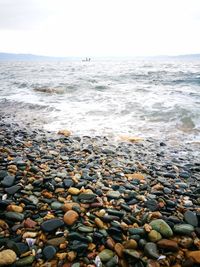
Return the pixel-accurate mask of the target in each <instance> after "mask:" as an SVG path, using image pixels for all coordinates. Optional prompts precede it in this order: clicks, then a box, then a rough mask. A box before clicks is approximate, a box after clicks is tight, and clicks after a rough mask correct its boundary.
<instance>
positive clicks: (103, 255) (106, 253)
mask: <svg viewBox="0 0 200 267" xmlns="http://www.w3.org/2000/svg"><path fill="white" fill-rule="evenodd" d="M98 256H99V258H100V260H101V261H102V262H107V261H109V260H111V259H112V257H113V256H114V252H113V251H112V250H110V249H104V250H102V251H101V252H100V253H99V255H98Z"/></svg>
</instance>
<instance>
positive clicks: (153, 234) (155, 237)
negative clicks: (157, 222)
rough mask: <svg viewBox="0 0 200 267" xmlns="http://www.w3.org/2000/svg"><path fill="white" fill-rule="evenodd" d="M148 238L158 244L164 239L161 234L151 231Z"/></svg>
mask: <svg viewBox="0 0 200 267" xmlns="http://www.w3.org/2000/svg"><path fill="white" fill-rule="evenodd" d="M148 238H149V240H150V241H151V242H157V241H159V240H161V239H162V236H161V234H160V233H159V232H157V231H155V230H151V231H150V232H149V234H148Z"/></svg>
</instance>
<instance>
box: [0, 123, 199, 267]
mask: <svg viewBox="0 0 200 267" xmlns="http://www.w3.org/2000/svg"><path fill="white" fill-rule="evenodd" d="M0 121H1V120H0ZM0 126H1V127H0V136H3V138H0V183H1V185H2V187H1V191H0V198H1V199H0V210H1V219H0V230H1V231H0V235H1V236H0V246H1V251H0V254H1V253H2V252H3V251H5V250H11V251H13V252H14V253H15V254H16V255H17V256H16V257H18V258H16V257H15V261H14V262H13V263H12V265H13V266H35V267H39V266H47V265H49V266H50V265H51V266H62V267H72V266H73V267H76V266H90V267H94V266H98V265H99V266H100V265H101V264H102V265H103V266H105V267H112V266H113V267H114V266H121V267H128V266H136V267H145V266H146V267H165V266H168V267H169V266H173V267H180V266H183V267H188V266H193V265H194V266H195V267H196V265H198V264H199V260H198V257H199V251H198V250H199V248H200V241H199V238H200V230H199V227H198V226H199V222H200V215H199V203H200V190H199V180H200V176H199V170H200V163H199V160H198V157H197V153H196V154H195V156H193V153H191V152H192V150H191V147H190V153H189V154H188V151H189V150H188V151H187V149H186V147H185V144H181V146H180V147H179V148H178V149H177V147H173V146H171V145H170V144H168V143H167V141H166V144H167V146H160V143H161V142H160V141H159V142H157V141H156V140H154V139H151V138H149V140H143V141H140V142H137V143H135V142H129V143H127V142H126V141H125V140H124V141H123V142H121V141H119V142H118V141H116V143H115V141H113V140H111V139H109V138H108V137H102V136H96V137H90V136H81V137H79V136H73V135H70V136H67V137H66V136H64V135H63V134H62V135H60V136H58V135H56V134H53V133H50V132H45V131H43V130H41V129H30V127H28V126H27V129H28V130H27V129H25V128H23V127H24V126H21V127H20V126H16V125H15V123H14V122H12V124H9V125H8V124H6V125H5V124H4V123H2V121H1V122H0ZM182 152H183V153H182ZM8 177H9V178H8ZM10 177H11V178H10ZM160 256H161V258H159V257H160ZM158 259H159V260H158ZM192 264H193V265H192ZM4 265H5V264H4ZM5 266H6V265H5Z"/></svg>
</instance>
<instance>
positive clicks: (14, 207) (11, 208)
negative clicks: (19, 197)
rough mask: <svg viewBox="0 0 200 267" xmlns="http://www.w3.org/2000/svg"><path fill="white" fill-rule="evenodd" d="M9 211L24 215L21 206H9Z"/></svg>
mask: <svg viewBox="0 0 200 267" xmlns="http://www.w3.org/2000/svg"><path fill="white" fill-rule="evenodd" d="M7 211H14V212H19V213H22V212H23V208H22V207H21V206H17V205H8V207H7Z"/></svg>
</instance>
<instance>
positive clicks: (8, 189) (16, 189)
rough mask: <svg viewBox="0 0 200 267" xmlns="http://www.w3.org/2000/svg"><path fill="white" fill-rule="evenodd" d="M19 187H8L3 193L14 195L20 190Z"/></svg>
mask: <svg viewBox="0 0 200 267" xmlns="http://www.w3.org/2000/svg"><path fill="white" fill-rule="evenodd" d="M21 188H22V187H21V185H13V186H10V187H7V188H5V192H6V193H8V194H9V195H14V194H15V193H17V192H18V191H19V190H20V189H21Z"/></svg>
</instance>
